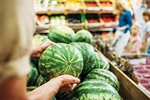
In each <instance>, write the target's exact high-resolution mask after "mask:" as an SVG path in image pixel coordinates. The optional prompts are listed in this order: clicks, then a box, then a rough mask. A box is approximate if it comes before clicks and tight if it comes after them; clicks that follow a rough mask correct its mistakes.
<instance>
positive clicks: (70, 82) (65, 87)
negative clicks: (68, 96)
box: [57, 75, 80, 92]
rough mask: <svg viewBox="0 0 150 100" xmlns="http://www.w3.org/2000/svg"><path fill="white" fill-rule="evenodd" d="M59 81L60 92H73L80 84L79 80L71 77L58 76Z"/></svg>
mask: <svg viewBox="0 0 150 100" xmlns="http://www.w3.org/2000/svg"><path fill="white" fill-rule="evenodd" d="M57 79H58V80H59V81H61V86H60V89H59V91H60V92H67V91H71V90H73V89H74V88H75V86H76V85H77V84H78V83H80V80H79V79H78V78H75V77H73V76H71V75H61V76H58V77H57Z"/></svg>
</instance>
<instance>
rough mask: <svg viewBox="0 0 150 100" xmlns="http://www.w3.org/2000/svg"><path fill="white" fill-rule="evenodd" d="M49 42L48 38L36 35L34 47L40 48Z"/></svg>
mask: <svg viewBox="0 0 150 100" xmlns="http://www.w3.org/2000/svg"><path fill="white" fill-rule="evenodd" d="M47 40H48V37H47V36H46V35H34V36H33V45H34V46H40V45H42V44H43V43H44V42H46V41H47Z"/></svg>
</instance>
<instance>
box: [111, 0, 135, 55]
mask: <svg viewBox="0 0 150 100" xmlns="http://www.w3.org/2000/svg"><path fill="white" fill-rule="evenodd" d="M114 8H115V10H114V14H117V15H119V25H118V27H117V28H115V29H114V32H115V39H114V43H113V45H114V47H115V50H116V54H118V55H120V54H122V53H123V51H124V48H125V46H126V44H127V42H128V39H129V37H130V28H131V26H132V15H131V13H130V11H129V10H127V9H126V7H125V4H124V3H123V2H121V1H119V0H118V1H116V2H115V3H114Z"/></svg>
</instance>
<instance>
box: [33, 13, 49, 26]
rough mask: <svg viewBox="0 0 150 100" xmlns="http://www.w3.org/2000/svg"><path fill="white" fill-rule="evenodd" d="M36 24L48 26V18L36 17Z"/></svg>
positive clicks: (43, 16) (44, 16)
mask: <svg viewBox="0 0 150 100" xmlns="http://www.w3.org/2000/svg"><path fill="white" fill-rule="evenodd" d="M35 21H36V24H37V25H39V26H43V25H46V24H49V23H50V22H49V17H48V16H47V15H36V17H35Z"/></svg>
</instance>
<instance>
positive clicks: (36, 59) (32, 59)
mask: <svg viewBox="0 0 150 100" xmlns="http://www.w3.org/2000/svg"><path fill="white" fill-rule="evenodd" d="M30 61H31V62H32V63H33V64H34V65H35V66H36V67H38V62H39V58H30Z"/></svg>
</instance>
